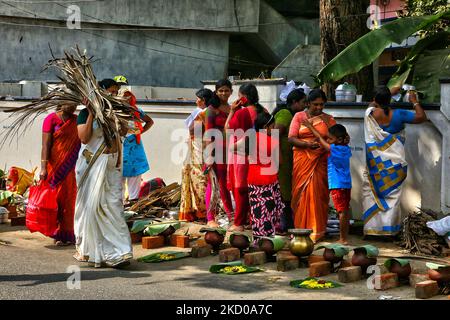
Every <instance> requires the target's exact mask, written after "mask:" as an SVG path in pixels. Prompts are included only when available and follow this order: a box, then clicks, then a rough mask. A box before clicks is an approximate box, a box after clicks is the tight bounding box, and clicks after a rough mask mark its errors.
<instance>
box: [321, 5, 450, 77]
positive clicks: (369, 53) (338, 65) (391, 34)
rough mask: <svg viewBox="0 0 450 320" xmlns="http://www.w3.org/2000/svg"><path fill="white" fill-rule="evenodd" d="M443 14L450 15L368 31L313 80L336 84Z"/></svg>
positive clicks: (410, 19) (401, 20)
mask: <svg viewBox="0 0 450 320" xmlns="http://www.w3.org/2000/svg"><path fill="white" fill-rule="evenodd" d="M444 15H446V16H448V15H450V11H447V12H442V13H440V14H437V15H431V16H419V17H405V18H399V19H397V20H394V21H392V22H389V23H386V24H384V25H382V26H381V27H380V28H379V29H375V30H372V31H370V32H369V33H367V34H365V35H364V36H362V37H361V38H359V39H358V40H356V41H355V42H353V43H352V44H350V45H349V46H348V47H347V48H345V49H344V50H343V51H342V52H341V53H339V54H338V55H337V56H336V57H334V59H333V60H331V61H330V62H329V63H328V64H327V65H326V66H325V67H323V68H322V69H321V70H320V71H319V73H318V74H317V77H316V80H317V81H318V82H319V83H318V84H319V85H321V84H323V83H324V82H327V81H329V82H335V81H338V80H340V79H342V78H343V77H345V76H346V75H349V74H352V73H356V72H358V71H359V70H361V69H362V68H364V67H365V66H367V65H369V64H371V63H372V62H373V61H375V59H377V58H378V57H379V56H380V55H381V53H382V52H383V51H384V49H385V48H386V47H387V46H388V45H389V44H391V43H401V42H402V41H403V40H405V39H406V38H408V37H409V36H410V35H412V34H414V33H415V32H417V31H419V30H423V29H426V28H427V27H429V26H431V25H433V24H434V23H436V22H438V21H439V20H440V19H441V18H442V16H444Z"/></svg>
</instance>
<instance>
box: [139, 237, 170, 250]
mask: <svg viewBox="0 0 450 320" xmlns="http://www.w3.org/2000/svg"><path fill="white" fill-rule="evenodd" d="M164 243H165V238H164V237H163V236H151V237H142V248H144V249H156V248H161V247H164Z"/></svg>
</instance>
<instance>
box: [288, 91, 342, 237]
mask: <svg viewBox="0 0 450 320" xmlns="http://www.w3.org/2000/svg"><path fill="white" fill-rule="evenodd" d="M326 101H327V97H326V95H325V93H324V92H323V91H322V90H320V89H314V90H312V91H311V92H310V93H309V95H308V100H307V102H306V110H305V111H302V112H298V113H296V114H295V116H294V118H293V119H292V122H291V126H290V128H289V142H290V143H291V144H292V145H293V150H294V162H293V172H292V200H291V205H292V208H293V210H294V226H295V228H299V229H312V230H313V233H312V234H311V239H312V240H313V241H315V242H317V241H319V240H320V239H321V238H322V237H324V236H325V231H326V226H327V220H328V202H329V191H328V183H327V179H328V175H327V157H328V154H327V151H326V150H325V149H324V148H323V147H321V145H320V143H318V142H317V140H316V137H315V136H314V134H313V133H312V131H311V130H310V129H308V128H307V127H306V126H304V125H303V124H302V123H303V121H305V120H308V121H309V122H310V123H311V125H312V126H313V127H314V128H315V129H316V131H318V132H319V133H320V135H321V136H322V137H323V138H325V139H326V137H327V136H328V128H329V127H331V126H333V125H335V124H336V121H335V120H334V118H333V117H332V116H331V115H329V114H326V113H324V112H323V108H324V105H325V102H326Z"/></svg>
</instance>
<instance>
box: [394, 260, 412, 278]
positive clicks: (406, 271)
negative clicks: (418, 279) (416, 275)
mask: <svg viewBox="0 0 450 320" xmlns="http://www.w3.org/2000/svg"><path fill="white" fill-rule="evenodd" d="M389 271H390V272H392V273H396V274H397V276H398V277H399V278H408V277H409V275H410V274H411V265H410V264H409V263H408V264H407V265H405V266H402V265H401V264H400V263H399V262H398V261H395V260H393V261H392V262H391V265H390V267H389Z"/></svg>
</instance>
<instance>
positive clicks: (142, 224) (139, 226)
mask: <svg viewBox="0 0 450 320" xmlns="http://www.w3.org/2000/svg"><path fill="white" fill-rule="evenodd" d="M151 222H152V220H136V221H134V222H133V226H132V227H131V233H138V232H141V231H142V230H144V229H145V228H147V226H149V225H150V224H151ZM163 231H164V230H163Z"/></svg>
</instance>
